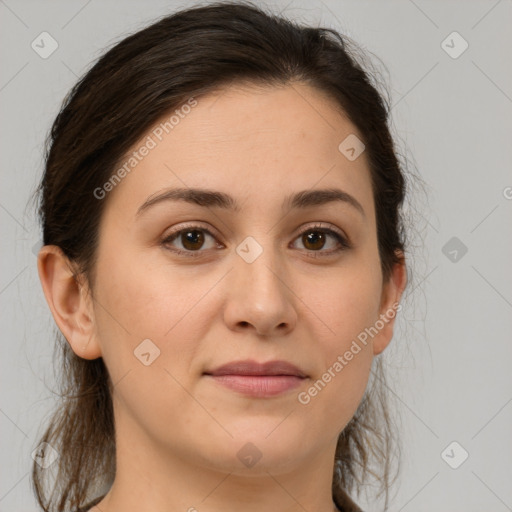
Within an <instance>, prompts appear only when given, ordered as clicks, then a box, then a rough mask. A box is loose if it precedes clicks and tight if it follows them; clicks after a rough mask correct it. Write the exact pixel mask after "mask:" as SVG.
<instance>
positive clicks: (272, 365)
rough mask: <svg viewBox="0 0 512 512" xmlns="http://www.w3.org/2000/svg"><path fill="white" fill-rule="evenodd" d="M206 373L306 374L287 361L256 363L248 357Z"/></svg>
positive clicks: (217, 375)
mask: <svg viewBox="0 0 512 512" xmlns="http://www.w3.org/2000/svg"><path fill="white" fill-rule="evenodd" d="M205 374H206V375H212V376H215V377H219V376H223V375H242V376H279V375H285V376H294V377H299V378H301V379H304V378H306V377H307V375H306V374H305V373H304V372H303V371H302V370H301V369H300V368H298V367H297V366H295V365H294V364H292V363H289V362H288V361H282V360H280V361H268V362H266V363H258V362H257V361H253V360H250V359H247V360H244V361H232V362H230V363H227V364H224V365H222V366H219V367H218V368H215V369H214V370H211V371H206V372H205Z"/></svg>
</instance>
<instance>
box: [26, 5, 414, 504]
mask: <svg viewBox="0 0 512 512" xmlns="http://www.w3.org/2000/svg"><path fill="white" fill-rule="evenodd" d="M387 119H388V109H387V105H386V103H385V101H384V100H383V98H382V97H381V95H380V94H379V93H378V91H377V90H376V88H375V87H374V86H373V85H372V80H371V78H370V77H369V75H368V74H367V73H366V72H365V71H364V70H363V69H362V68H361V67H360V65H359V64H358V63H357V61H356V60H355V58H354V57H353V56H351V55H350V53H349V52H348V49H347V46H346V41H345V40H344V38H343V37H342V36H340V35H339V34H337V33H336V32H334V31H332V30H327V29H316V28H308V27H300V26H298V25H297V24H294V23H292V22H290V21H288V20H285V19H283V18H281V17H277V16H275V15H271V14H268V13H265V12H263V11H262V10H261V9H259V8H257V7H255V6H253V5H251V4H240V3H239V2H237V3H217V4H211V5H209V6H206V7H196V8H191V9H187V10H183V11H181V12H178V13H176V14H173V15H171V16H167V17H164V18H163V19H161V20H160V21H158V22H156V23H154V24H152V25H151V26H149V27H147V28H145V29H144V30H141V31H139V32H137V33H135V34H133V35H131V36H129V37H127V38H126V39H124V40H123V41H121V42H120V43H118V44H117V45H116V46H114V47H113V48H112V49H110V50H109V51H108V52H107V53H106V54H105V55H104V56H103V57H101V58H100V59H99V61H98V62H97V63H96V64H95V65H94V66H93V67H92V69H91V70H90V71H89V72H88V73H87V74H86V75H85V76H84V77H83V78H82V79H81V80H80V82H79V83H78V84H77V85H76V86H75V87H74V89H73V90H72V91H71V93H70V94H69V95H68V97H67V98H66V101H65V104H64V106H63V108H62V110H61V112H60V113H59V115H58V117H57V119H56V120H55V122H54V124H53V127H52V131H51V137H50V140H49V145H48V152H47V158H46V168H45V172H44V176H43V178H42V181H41V184H40V187H39V191H40V217H41V223H42V227H43V242H44V246H43V247H42V249H41V251H40V253H39V257H38V271H39V276H40V279H41V283H42V287H43V290H44V294H45V297H46V300H47V302H48V305H49V308H50V310H51V312H52V315H53V317H54V319H55V322H56V325H57V326H58V328H59V330H60V332H61V333H62V335H63V337H62V338H60V343H61V346H62V350H63V352H62V354H63V358H64V365H63V379H64V381H65V383H67V388H66V389H65V390H64V395H65V397H66V399H65V401H64V402H63V404H62V407H61V408H60V409H59V410H58V411H57V412H56V413H55V415H54V417H53V418H52V421H51V423H50V425H49V427H48V429H47V431H46V432H45V434H44V436H43V438H42V439H41V444H40V445H39V448H38V449H39V450H40V453H39V457H36V458H35V459H36V460H35V462H34V466H33V474H32V478H33V483H34V489H35V492H36V496H37V499H38V501H39V503H40V505H41V507H42V508H43V509H44V510H48V511H50V510H51V511H57V510H58V511H61V510H73V511H76V510H91V511H93V512H115V511H120V510H122V511H123V512H129V511H132V510H133V511H135V510H137V511H139V510H151V511H152V512H163V511H171V510H188V511H194V510H198V511H217V510H221V509H222V510H235V509H236V510H245V511H263V510H264V511H268V510H276V511H277V510H287V511H296V510H297V511H298V510H309V511H319V512H327V511H329V512H331V511H333V510H342V511H356V510H360V508H359V507H358V506H357V505H356V503H355V502H354V501H353V500H352V498H350V496H349V495H350V493H352V491H354V490H355V491H357V492H359V490H360V489H361V488H362V485H363V483H364V482H365V481H366V479H367V478H368V476H369V475H370V474H372V472H373V473H374V472H375V470H374V469H372V470H370V467H371V466H372V467H373V465H374V464H381V466H382V471H381V473H380V474H378V478H379V479H380V482H381V484H382V488H383V491H384V492H387V490H388V485H389V464H390V459H389V457H390V455H391V453H390V449H391V448H390V447H391V444H390V442H391V438H390V425H389V419H388V416H387V410H386V408H385V403H384V401H383V396H384V395H383V394H382V385H383V383H382V375H381V366H380V358H378V357H376V356H378V355H379V354H380V353H382V352H383V351H384V350H385V348H386V347H387V346H388V344H389V343H390V341H391V339H392V336H393V327H394V321H395V318H396V314H397V311H398V310H399V309H400V304H399V303H400V297H401V295H402V293H403V290H404V288H405V286H406V265H405V259H404V251H405V248H404V234H403V229H402V223H401V217H400V207H401V205H402V202H403V199H404V192H405V180H404V175H403V171H402V170H401V168H400V165H399V163H398V160H397V157H396V155H395V152H394V146H393V141H392V138H391V136H390V132H389V129H388V126H387ZM370 374H371V375H372V376H380V378H379V379H378V381H375V385H373V384H372V386H368V382H369V378H370ZM372 382H373V381H372ZM367 388H368V389H367ZM49 468H53V471H52V473H53V477H54V478H55V482H56V487H55V489H54V490H53V493H50V492H48V489H49V488H50V487H49V479H50V476H49V474H48V472H49V471H50V469H49Z"/></svg>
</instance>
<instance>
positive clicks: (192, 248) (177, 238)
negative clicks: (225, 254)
mask: <svg viewBox="0 0 512 512" xmlns="http://www.w3.org/2000/svg"><path fill="white" fill-rule="evenodd" d="M208 238H210V239H212V241H213V243H210V244H207V245H209V246H208V247H206V248H205V247H204V245H205V243H206V242H207V240H208ZM174 244H179V245H178V246H176V245H174ZM162 245H164V246H166V247H168V248H169V246H171V250H173V251H174V252H177V253H178V254H184V255H186V256H199V255H200V253H201V252H204V250H203V251H201V250H200V249H205V250H208V249H213V248H215V247H218V246H219V244H218V243H216V241H215V237H214V235H213V234H212V233H211V232H210V231H209V230H208V229H206V228H204V227H202V226H198V225H191V226H188V227H186V228H182V229H180V230H178V231H174V232H173V233H171V234H170V235H169V236H168V237H166V238H165V239H164V240H162ZM180 246H181V247H180Z"/></svg>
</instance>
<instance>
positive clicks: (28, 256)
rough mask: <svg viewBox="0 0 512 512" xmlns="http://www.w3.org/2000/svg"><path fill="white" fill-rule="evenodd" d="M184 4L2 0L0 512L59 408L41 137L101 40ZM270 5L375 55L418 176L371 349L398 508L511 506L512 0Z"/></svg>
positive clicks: (25, 485)
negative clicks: (390, 436) (384, 396)
mask: <svg viewBox="0 0 512 512" xmlns="http://www.w3.org/2000/svg"><path fill="white" fill-rule="evenodd" d="M190 3H194V2H190ZM185 5H187V3H186V2H179V3H178V2H171V1H167V2H164V1H160V2H159V1H151V2H142V1H137V2H134V1H125V2H114V1H102V2H100V1H98V0H92V1H74V0H73V1H70V0H67V1H59V2H57V1H46V2H40V1H14V0H5V1H2V0H0V25H1V29H0V34H1V36H0V37H1V44H0V52H1V58H2V67H1V76H0V108H1V112H2V123H1V137H0V141H1V152H0V158H1V179H2V187H1V196H0V225H1V229H2V246H1V251H2V260H1V261H2V266H1V277H0V301H1V311H2V316H1V322H2V325H1V332H2V357H1V378H2V387H1V402H0V432H1V433H2V435H1V443H2V457H1V460H2V463H1V464H0V472H1V480H0V512H6V511H9V512H18V511H32V510H36V507H35V499H34V498H33V496H32V492H31V490H30V488H29V483H30V482H29V469H30V464H31V462H32V460H31V452H32V451H33V449H34V448H35V446H36V440H37V439H38V436H39V435H40V434H41V433H42V422H43V421H44V420H45V419H47V417H48V414H49V412H50V410H51V409H52V407H53V406H54V405H55V404H56V401H55V397H54V395H53V393H52V391H51V390H52V386H53V384H54V377H53V369H52V360H53V334H52V328H53V327H52V326H53V319H52V318H51V315H50V312H49V310H48V308H47V305H46V302H45V300H44V296H43V293H42V290H41V287H40V284H39V279H38V276H37V270H36V258H35V255H34V253H33V248H34V246H36V247H37V245H38V240H39V238H40V234H39V228H38V226H37V223H36V221H35V219H34V217H33V216H32V215H31V210H26V204H27V201H28V199H29V197H30V194H31V193H32V192H33V190H34V187H35V186H36V182H37V179H38V178H39V176H40V173H41V170H42V154H43V153H42V150H43V141H44V137H45V136H46V133H47V131H48V129H49V127H50V123H51V122H52V120H53V118H54V117H55V115H56V114H57V112H58V110H59V106H60V102H61V101H62V99H63V98H64V95H65V94H66V92H67V91H68V90H69V88H70V87H71V86H72V85H73V84H74V83H75V81H76V80H77V77H78V76H79V75H81V73H82V72H83V71H85V69H86V68H87V67H88V66H89V64H90V63H91V62H92V61H93V60H95V59H96V58H97V57H98V56H99V55H100V53H101V52H102V49H103V48H105V47H106V46H109V45H110V44H111V43H113V42H114V41H117V40H119V39H121V38H122V37H123V35H126V34H127V33H129V32H133V31H135V30H137V29H139V28H142V27H143V26H145V25H146V24H147V23H148V22H149V21H151V20H153V19H155V18H156V17H158V16H160V15H162V14H164V13H167V12H171V11H173V10H175V9H177V8H179V7H183V6H185ZM267 5H269V6H275V10H277V11H279V10H282V11H283V13H284V14H285V15H287V16H289V17H290V18H293V19H297V20H301V21H305V22H309V23H312V24H315V25H318V24H320V25H323V26H330V27H333V28H336V29H338V30H341V31H342V32H343V33H345V34H347V35H349V36H350V37H352V38H354V39H355V41H357V42H358V43H359V44H360V45H362V46H363V47H364V48H365V49H367V50H369V51H371V52H373V53H374V54H376V55H377V56H378V57H380V58H381V59H382V61H383V62H384V63H385V65H386V66H387V68H388V70H389V76H385V78H386V79H387V80H388V84H389V87H390V90H391V93H392V99H393V105H394V106H393V110H392V113H393V124H394V128H395V134H396V137H397V141H398V144H399V147H400V151H401V152H402V153H404V154H406V155H407V157H408V158H409V160H410V164H411V168H413V169H414V168H416V169H417V172H418V173H419V174H420V175H421V176H422V178H423V179H424V181H425V182H426V195H425V194H424V193H423V192H421V190H419V191H418V192H417V193H416V194H415V195H414V197H413V198H412V204H411V205H409V207H408V211H409V212H410V213H411V214H412V219H413V221H414V222H415V225H416V231H415V232H414V233H413V235H412V239H411V242H412V245H413V247H412V249H411V253H410V257H411V259H412V260H414V268H413V279H412V281H411V286H410V287H409V292H408V295H407V298H406V300H405V302H404V309H403V312H402V315H401V317H400V322H399V329H398V333H397V335H396V337H395V339H394V341H393V343H392V346H391V347H390V348H389V349H388V350H387V351H386V352H385V353H384V355H383V356H382V357H385V358H386V361H387V363H388V365H389V366H390V367H391V374H392V377H393V378H392V379H391V380H390V384H389V388H390V389H389V391H390V394H391V396H393V397H394V398H395V400H396V404H397V411H398V413H399V415H400V418H401V422H402V435H403V441H404V447H405V450H404V466H403V471H402V476H401V480H400V485H399V487H398V488H396V490H395V493H394V499H393V502H392V506H391V510H394V511H404V512H409V511H410V512H412V511H417V512H420V511H432V510H439V511H466V512H470V511H481V510H493V511H496V512H501V511H503V512H504V511H506V510H512V486H511V485H510V483H511V480H512V471H511V470H512V436H511V435H510V434H511V426H512V372H511V371H510V364H511V362H512V343H511V336H510V333H511V327H512V315H511V313H512V272H511V270H510V262H511V261H512V237H511V236H510V233H511V229H510V227H511V222H510V221H511V217H512V199H511V198H512V188H510V187H512V174H511V172H510V169H511V163H512V144H511V143H510V137H511V135H512V121H511V119H512V117H511V113H512V80H511V78H512V66H511V64H510V62H511V60H510V53H511V52H510V51H511V50H512V36H511V32H510V26H511V22H512V2H511V1H510V0H501V1H494V0H493V1H471V2H470V1H458V2H453V1H452V2H446V1H445V2H434V1H430V2H427V1H420V0H415V1H414V2H413V1H407V0H400V1H392V2H391V1H386V2H377V1H374V2H369V1H358V2H355V1H335V0H324V1H318V0H317V1H310V2H306V1H305V0H300V1H299V0H292V1H289V0H286V1H280V0H279V1H278V0H272V1H270V0H269V1H268V2H267ZM507 29H508V31H507ZM43 31H46V32H49V33H50V34H51V35H52V37H53V38H54V39H55V40H56V41H57V43H58V49H57V50H56V51H55V52H54V53H53V54H52V55H51V56H50V57H48V58H47V59H43V58H41V57H40V56H39V55H38V54H37V53H36V52H35V51H34V50H33V49H32V48H31V43H32V41H34V40H35V39H36V38H37V37H38V36H39V34H40V33H41V32H43ZM454 31H457V32H458V33H459V34H460V35H461V36H462V37H463V38H464V40H466V41H467V43H468V44H469V47H468V48H467V50H466V51H465V52H464V53H462V54H461V55H460V56H458V57H457V58H453V56H450V55H449V54H448V53H447V52H446V51H445V49H443V46H442V42H443V41H444V40H445V39H446V38H447V36H449V34H451V33H452V32H454ZM446 45H448V46H451V47H452V48H451V49H450V48H446ZM445 48H446V49H447V50H448V51H450V52H452V54H453V53H454V52H456V53H458V52H459V51H460V50H461V48H462V46H461V40H458V39H457V36H456V37H455V39H454V38H453V36H451V37H450V38H448V40H447V42H446V43H445ZM377 65H378V63H377ZM507 187H508V188H507ZM506 233H509V234H508V235H506ZM452 237H457V240H455V241H452V242H450V244H449V245H448V246H446V244H447V243H448V242H449V240H450V239H451V238H452ZM452 244H454V245H452ZM462 244H463V245H464V246H465V247H466V248H467V253H466V254H464V255H462V250H461V247H462ZM454 250H455V251H457V252H456V253H454V252H453V251H454ZM454 258H455V261H453V260H454ZM453 441H456V442H457V443H458V445H456V446H455V448H454V449H453V451H452V450H451V448H452V447H451V448H449V449H448V450H446V448H447V447H448V446H449V445H450V443H452V442H453ZM463 449H464V450H466V451H467V452H468V453H469V457H468V459H467V460H466V461H465V462H464V463H463V464H461V465H460V466H459V467H458V468H457V469H452V468H451V467H450V466H449V465H448V464H447V462H446V461H449V462H450V463H451V464H452V465H456V464H458V463H460V461H461V456H462V454H463V452H462V450H463ZM443 454H444V455H443ZM358 501H359V503H360V504H361V505H363V507H364V508H365V510H368V511H373V510H378V509H379V507H378V504H376V503H375V502H374V501H373V502H370V503H366V502H365V501H364V499H363V498H360V499H359V500H358Z"/></svg>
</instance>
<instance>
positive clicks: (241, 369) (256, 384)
mask: <svg viewBox="0 0 512 512" xmlns="http://www.w3.org/2000/svg"><path fill="white" fill-rule="evenodd" d="M203 375H204V376H206V377H208V378H211V379H212V380H213V381H215V382H216V383H218V384H220V385H222V386H223V387H226V388H228V389H230V390H232V391H236V392H239V393H242V394H244V395H249V396H252V397H256V398H265V397H271V396H276V395H280V394H282V393H285V392H286V391H290V390H292V389H295V388H297V387H298V386H300V385H301V384H302V383H303V382H304V381H305V380H306V379H307V378H308V376H307V375H306V374H305V372H303V371H302V370H300V369H299V368H298V367H297V366H295V365H294V364H292V363H289V362H287V361H269V362H267V363H258V362H256V361H252V360H245V361H234V362H231V363H228V364H225V365H223V366H220V367H218V368H216V369H214V370H211V371H206V372H204V374H203Z"/></svg>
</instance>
